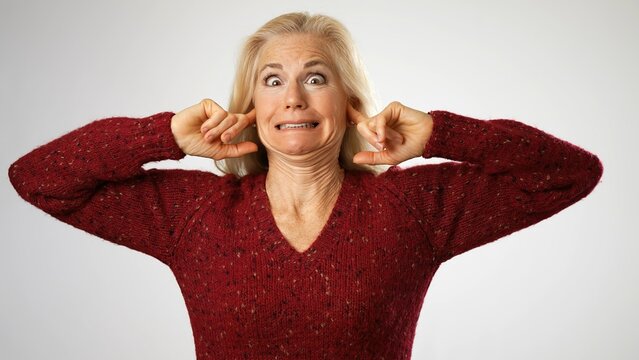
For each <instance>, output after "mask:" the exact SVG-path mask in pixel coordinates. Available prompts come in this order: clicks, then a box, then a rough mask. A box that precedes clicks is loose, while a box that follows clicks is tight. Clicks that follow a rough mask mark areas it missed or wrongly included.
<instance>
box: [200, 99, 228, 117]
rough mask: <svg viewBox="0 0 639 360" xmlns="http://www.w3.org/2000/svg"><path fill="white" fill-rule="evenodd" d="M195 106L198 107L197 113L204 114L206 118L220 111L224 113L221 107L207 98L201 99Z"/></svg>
mask: <svg viewBox="0 0 639 360" xmlns="http://www.w3.org/2000/svg"><path fill="white" fill-rule="evenodd" d="M196 106H199V109H197V111H200V112H204V114H205V115H206V118H210V117H211V116H213V114H215V113H216V112H218V111H220V110H222V111H224V109H222V107H221V106H220V105H219V104H218V103H216V102H215V101H213V100H211V99H208V98H207V99H203V100H202V101H200V103H199V104H197V105H196Z"/></svg>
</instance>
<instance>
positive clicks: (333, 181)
mask: <svg viewBox="0 0 639 360" xmlns="http://www.w3.org/2000/svg"><path fill="white" fill-rule="evenodd" d="M330 158H331V157H329V156H326V157H322V158H318V159H316V160H315V161H312V162H311V161H308V159H306V161H295V160H291V159H282V158H279V157H277V156H269V170H268V173H267V174H266V192H267V195H268V198H269V202H270V204H271V208H272V209H273V211H274V212H280V213H281V212H287V213H290V212H293V213H295V214H301V213H303V212H304V211H305V210H319V211H322V210H326V211H330V210H331V209H332V207H333V206H332V205H334V203H335V201H336V200H337V197H338V196H339V192H340V189H341V187H342V182H343V179H344V170H343V169H342V168H341V167H340V166H339V162H338V161H337V158H335V157H333V158H332V161H329V159H330Z"/></svg>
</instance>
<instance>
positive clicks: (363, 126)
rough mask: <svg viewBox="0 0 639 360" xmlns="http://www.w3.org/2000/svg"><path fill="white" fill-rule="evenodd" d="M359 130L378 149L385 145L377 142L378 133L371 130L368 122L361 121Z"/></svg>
mask: <svg viewBox="0 0 639 360" xmlns="http://www.w3.org/2000/svg"><path fill="white" fill-rule="evenodd" d="M357 131H358V132H359V133H360V134H361V135H362V136H363V137H364V139H366V141H368V142H369V143H370V144H371V145H373V146H375V148H377V149H378V150H382V148H383V146H382V145H381V144H379V143H378V142H377V134H375V133H374V132H372V131H371V129H370V128H369V126H368V122H360V123H359V124H357Z"/></svg>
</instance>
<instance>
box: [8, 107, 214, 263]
mask: <svg viewBox="0 0 639 360" xmlns="http://www.w3.org/2000/svg"><path fill="white" fill-rule="evenodd" d="M173 115H174V114H173V113H172V112H162V113H158V114H155V115H152V116H148V117H145V118H125V117H113V118H107V119H102V120H96V121H94V122H91V123H89V124H87V125H85V126H83V127H81V128H79V129H76V130H74V131H71V132H70V133H68V134H66V135H63V136H61V137H59V138H57V139H55V140H53V141H51V142H49V143H47V144H45V145H42V146H40V147H38V148H36V149H35V150H33V151H31V152H29V153H28V154H26V155H24V156H22V157H21V158H20V159H18V160H17V161H15V162H14V163H13V164H12V165H11V166H10V167H9V178H10V181H11V184H12V185H13V187H14V188H15V189H16V191H17V192H18V194H19V195H20V196H21V197H22V198H23V199H24V200H26V201H27V202H29V203H31V204H33V205H34V206H36V207H38V208H39V209H41V210H43V211H45V212H46V213H48V214H50V215H52V216H53V217H55V218H57V219H59V220H61V221H63V222H65V223H68V224H70V225H72V226H74V227H76V228H79V229H82V230H85V231H87V232H89V233H91V234H94V235H96V236H98V237H101V238H103V239H106V240H109V241H111V242H114V243H117V244H121V245H124V246H127V247H129V248H132V249H135V250H138V251H141V252H144V253H146V254H149V255H151V256H153V257H156V258H158V259H159V260H161V261H163V262H165V263H166V262H167V261H169V259H170V258H171V256H172V254H173V249H174V247H175V246H176V244H177V241H178V239H179V236H180V232H181V231H182V228H183V227H184V225H185V223H186V221H187V220H188V216H189V214H190V213H191V212H192V211H193V209H194V207H195V206H196V204H197V203H198V202H199V201H201V199H202V194H201V193H200V194H199V195H198V194H197V192H198V189H197V187H201V188H206V187H207V186H208V187H209V189H210V188H213V185H212V184H210V183H211V182H212V181H214V180H215V178H217V177H216V176H214V175H213V174H210V173H206V172H199V171H186V170H157V169H151V170H145V169H143V168H142V167H141V166H142V165H143V164H145V163H147V162H150V161H159V160H165V159H175V160H177V159H181V158H183V157H184V156H185V154H184V153H183V152H182V150H181V149H180V148H179V147H178V145H177V144H176V142H175V138H174V137H173V134H172V132H171V128H170V122H171V118H172V116H173ZM194 178H195V179H194ZM207 183H208V184H207ZM194 184H197V185H198V186H197V187H196V186H194Z"/></svg>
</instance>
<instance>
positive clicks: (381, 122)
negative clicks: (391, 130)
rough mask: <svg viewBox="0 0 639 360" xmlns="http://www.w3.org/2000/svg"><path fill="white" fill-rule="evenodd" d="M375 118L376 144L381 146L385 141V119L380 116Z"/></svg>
mask: <svg viewBox="0 0 639 360" xmlns="http://www.w3.org/2000/svg"><path fill="white" fill-rule="evenodd" d="M376 118H377V119H376V125H377V129H376V131H377V142H378V143H380V144H382V145H383V144H384V142H385V141H386V118H385V117H383V116H380V115H378V116H377V117H376Z"/></svg>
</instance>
